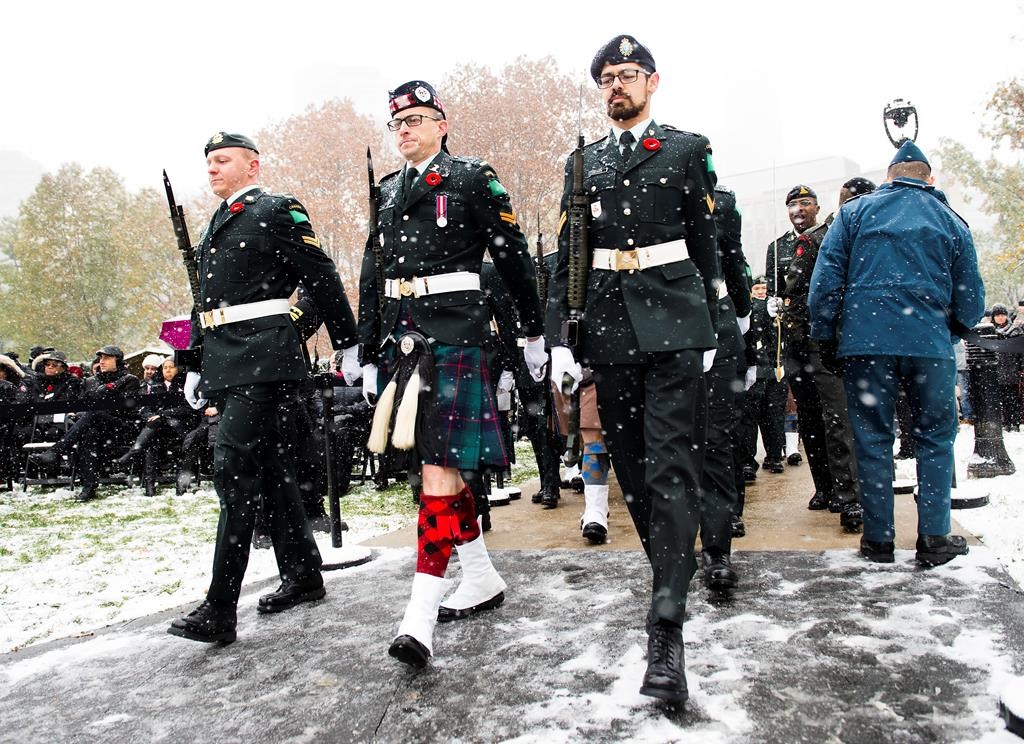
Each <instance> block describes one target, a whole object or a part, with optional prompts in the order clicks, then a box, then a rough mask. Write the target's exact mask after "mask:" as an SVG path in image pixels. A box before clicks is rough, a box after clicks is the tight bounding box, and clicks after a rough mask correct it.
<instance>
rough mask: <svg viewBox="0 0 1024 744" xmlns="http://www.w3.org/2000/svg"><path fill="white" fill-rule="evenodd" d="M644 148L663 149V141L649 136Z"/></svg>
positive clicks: (651, 149)
mask: <svg viewBox="0 0 1024 744" xmlns="http://www.w3.org/2000/svg"><path fill="white" fill-rule="evenodd" d="M644 149H645V150H650V151H652V152H653V151H654V150H660V149H661V142H659V141H658V140H656V139H655V138H654V137H648V138H647V139H645V140H644Z"/></svg>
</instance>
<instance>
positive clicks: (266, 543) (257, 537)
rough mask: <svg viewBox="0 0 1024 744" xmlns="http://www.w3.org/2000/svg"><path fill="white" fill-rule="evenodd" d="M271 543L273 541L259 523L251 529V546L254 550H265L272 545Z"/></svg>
mask: <svg viewBox="0 0 1024 744" xmlns="http://www.w3.org/2000/svg"><path fill="white" fill-rule="evenodd" d="M273 545H274V541H273V540H272V539H271V538H270V535H268V534H267V532H266V530H265V529H264V528H263V527H261V526H260V525H256V527H255V528H254V529H253V531H252V546H253V547H254V548H256V550H267V549H268V548H271V547H273Z"/></svg>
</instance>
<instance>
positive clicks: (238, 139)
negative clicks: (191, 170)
mask: <svg viewBox="0 0 1024 744" xmlns="http://www.w3.org/2000/svg"><path fill="white" fill-rule="evenodd" d="M222 147H244V148H245V149H246V150H252V151H253V152H254V153H256V154H257V155H259V154H260V151H259V150H258V149H257V148H256V143H255V142H253V141H252V139H250V138H249V137H246V136H245V135H244V134H228V133H227V132H217V134H215V135H213V136H212V137H210V140H209V142H207V143H206V149H204V150H203V154H204V155H209V154H210V153H211V152H212V151H214V150H219V149H221V148H222Z"/></svg>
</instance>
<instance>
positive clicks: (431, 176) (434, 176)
mask: <svg viewBox="0 0 1024 744" xmlns="http://www.w3.org/2000/svg"><path fill="white" fill-rule="evenodd" d="M423 180H424V181H426V182H427V186H437V184H439V183H441V174H440V173H435V172H434V171H431V172H430V173H428V174H427V175H425V176H424V177H423Z"/></svg>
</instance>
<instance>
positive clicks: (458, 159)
mask: <svg viewBox="0 0 1024 744" xmlns="http://www.w3.org/2000/svg"><path fill="white" fill-rule="evenodd" d="M450 157H451V159H452V161H453V162H455V163H462V164H464V165H473V166H481V167H482V166H485V165H487V161H486V160H483V159H482V158H474V157H471V156H469V155H451V156H450Z"/></svg>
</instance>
